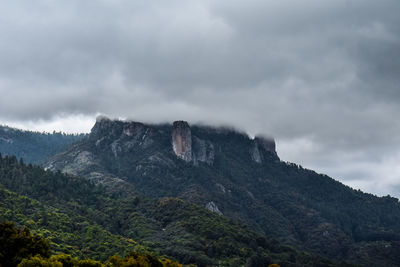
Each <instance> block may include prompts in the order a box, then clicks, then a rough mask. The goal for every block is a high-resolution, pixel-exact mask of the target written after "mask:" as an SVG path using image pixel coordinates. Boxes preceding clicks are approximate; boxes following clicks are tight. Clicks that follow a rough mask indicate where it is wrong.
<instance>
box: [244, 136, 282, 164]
mask: <svg viewBox="0 0 400 267" xmlns="http://www.w3.org/2000/svg"><path fill="white" fill-rule="evenodd" d="M266 155H271V156H273V157H278V155H277V153H276V149H275V141H274V139H272V138H268V137H263V136H256V137H255V138H254V140H253V145H252V146H251V148H250V156H251V158H252V160H254V161H255V162H257V163H260V164H261V163H262V162H263V161H264V160H265V159H264V157H265V156H266Z"/></svg>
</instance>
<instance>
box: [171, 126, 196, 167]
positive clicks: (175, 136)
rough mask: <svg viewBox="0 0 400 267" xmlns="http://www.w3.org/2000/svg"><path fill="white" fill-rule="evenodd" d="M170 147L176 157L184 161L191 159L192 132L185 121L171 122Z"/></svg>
mask: <svg viewBox="0 0 400 267" xmlns="http://www.w3.org/2000/svg"><path fill="white" fill-rule="evenodd" d="M172 148H173V150H174V152H175V155H176V156H177V157H179V158H181V159H183V160H184V161H186V162H189V161H192V133H191V131H190V127H189V124H188V123H187V122H186V121H175V122H174V123H173V126H172Z"/></svg>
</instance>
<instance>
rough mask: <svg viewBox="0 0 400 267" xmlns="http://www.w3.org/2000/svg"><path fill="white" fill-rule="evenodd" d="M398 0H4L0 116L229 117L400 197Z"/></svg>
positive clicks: (77, 125)
mask: <svg viewBox="0 0 400 267" xmlns="http://www.w3.org/2000/svg"><path fill="white" fill-rule="evenodd" d="M399 14H400V1H399V0H379V1H378V0H354V1H353V0H329V1H328V0H326V1H324V0H301V1H299V0H296V1H294V0H293V1H288V0H280V1H276V0H273V1H272V0H260V1H255V0H246V1H243V0H242V1H234V0H201V1H190V0H182V1H175V0H169V1H165V0H159V1H144V0H143V1H132V0H126V1H123V0H120V1H119V0H103V1H94V0H93V1H82V0H65V1H63V0H57V1H55V0H36V1H31V0H26V1H23V0H5V1H1V2H0V94H1V97H0V124H9V125H13V126H18V127H22V128H25V129H33V130H48V131H52V130H53V129H56V130H63V131H69V132H77V131H89V130H90V128H91V127H92V124H93V123H94V121H95V117H96V115H98V114H105V115H108V116H110V117H116V118H117V117H118V118H129V119H133V120H137V121H145V122H164V121H174V120H178V119H184V120H188V121H189V122H192V123H195V122H203V123H208V124H213V125H219V124H224V125H232V126H235V127H238V128H240V129H243V130H245V131H247V132H248V133H249V134H251V135H254V134H257V133H262V134H266V135H270V136H273V137H275V139H276V141H277V147H278V148H277V149H278V153H279V155H280V157H281V159H282V160H285V161H292V162H296V163H299V164H302V165H303V166H305V167H308V168H312V169H315V170H316V171H318V172H322V173H326V174H328V175H330V176H332V177H334V178H335V179H338V180H340V181H342V182H343V183H345V184H348V185H351V186H353V187H354V188H360V189H362V190H365V191H367V192H372V193H375V194H379V195H387V194H391V195H395V196H397V197H400V164H399V163H400V119H399V118H400V15H399Z"/></svg>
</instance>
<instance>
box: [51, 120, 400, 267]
mask: <svg viewBox="0 0 400 267" xmlns="http://www.w3.org/2000/svg"><path fill="white" fill-rule="evenodd" d="M46 167H47V168H49V169H52V170H61V171H63V172H67V173H72V174H76V175H81V176H83V177H86V178H87V179H89V180H91V181H94V182H95V183H99V184H103V185H105V186H106V187H107V188H111V189H112V190H111V191H112V192H114V193H115V192H116V190H115V186H114V187H113V185H114V183H113V181H112V180H113V179H114V180H115V179H120V180H122V181H124V183H129V184H130V185H132V186H133V187H134V188H135V190H136V191H138V192H140V193H142V194H144V195H146V196H148V197H178V198H182V199H185V200H188V201H191V202H193V203H195V204H198V205H201V206H203V207H207V208H208V209H210V210H212V211H214V212H216V213H219V214H223V215H225V216H227V217H230V218H235V219H238V220H240V221H242V222H245V223H247V224H249V225H250V226H251V227H252V228H253V229H255V230H258V231H260V232H263V233H266V234H267V235H269V236H273V237H275V238H278V239H279V240H280V241H282V242H285V243H286V244H291V245H295V246H297V247H298V248H302V249H306V250H308V251H310V252H313V253H319V254H321V255H324V256H327V257H330V258H332V259H346V260H351V261H353V262H357V263H361V264H365V265H370V264H378V263H379V264H383V265H387V264H389V265H396V264H397V263H398V262H400V261H399V259H398V256H397V255H399V254H400V250H399V240H400V238H399V237H400V236H399V233H400V205H399V203H398V200H397V199H395V198H391V197H384V198H378V197H375V196H373V195H371V194H365V193H362V192H361V191H355V190H353V189H351V188H349V187H347V186H345V185H343V184H341V183H339V182H338V181H335V180H334V179H332V178H330V177H328V176H326V175H320V174H317V173H315V172H314V171H310V170H307V169H303V168H302V167H301V166H298V165H296V164H290V163H285V162H281V161H280V160H279V157H278V155H277V154H276V151H275V143H274V141H273V140H270V139H267V138H263V137H256V138H254V139H251V138H249V137H248V136H247V135H246V134H244V133H240V132H237V131H235V130H232V129H225V128H216V129H215V128H211V127H205V126H189V125H188V123H186V122H183V121H178V122H175V123H174V124H173V125H167V124H166V125H146V124H142V123H138V122H124V121H112V120H108V119H106V118H101V119H99V120H98V121H97V122H96V124H95V126H94V127H93V129H92V132H91V133H90V135H89V136H88V137H87V138H85V139H83V140H82V141H81V142H79V143H77V144H76V145H75V146H73V147H71V148H70V149H68V150H67V151H65V152H63V153H61V154H59V155H57V156H55V157H54V158H52V159H51V160H50V161H49V162H48V164H47V165H46ZM117 191H118V190H117ZM120 191H124V189H123V188H122V189H121V190H120Z"/></svg>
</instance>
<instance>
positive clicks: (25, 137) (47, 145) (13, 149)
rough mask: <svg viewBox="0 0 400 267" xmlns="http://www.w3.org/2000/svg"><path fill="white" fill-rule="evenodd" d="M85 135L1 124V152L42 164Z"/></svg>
mask: <svg viewBox="0 0 400 267" xmlns="http://www.w3.org/2000/svg"><path fill="white" fill-rule="evenodd" d="M85 136H86V135H85V134H65V133H61V132H53V133H40V132H32V131H22V130H19V129H15V128H11V127H7V126H1V125H0V152H1V153H3V155H15V156H17V157H18V158H23V159H24V161H25V162H27V163H35V164H40V163H43V162H45V161H46V160H48V159H49V158H50V157H52V156H53V155H55V154H57V153H59V152H61V151H63V150H65V149H66V148H67V147H68V146H70V145H71V144H72V143H74V142H76V141H79V140H81V139H82V138H84V137H85Z"/></svg>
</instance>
